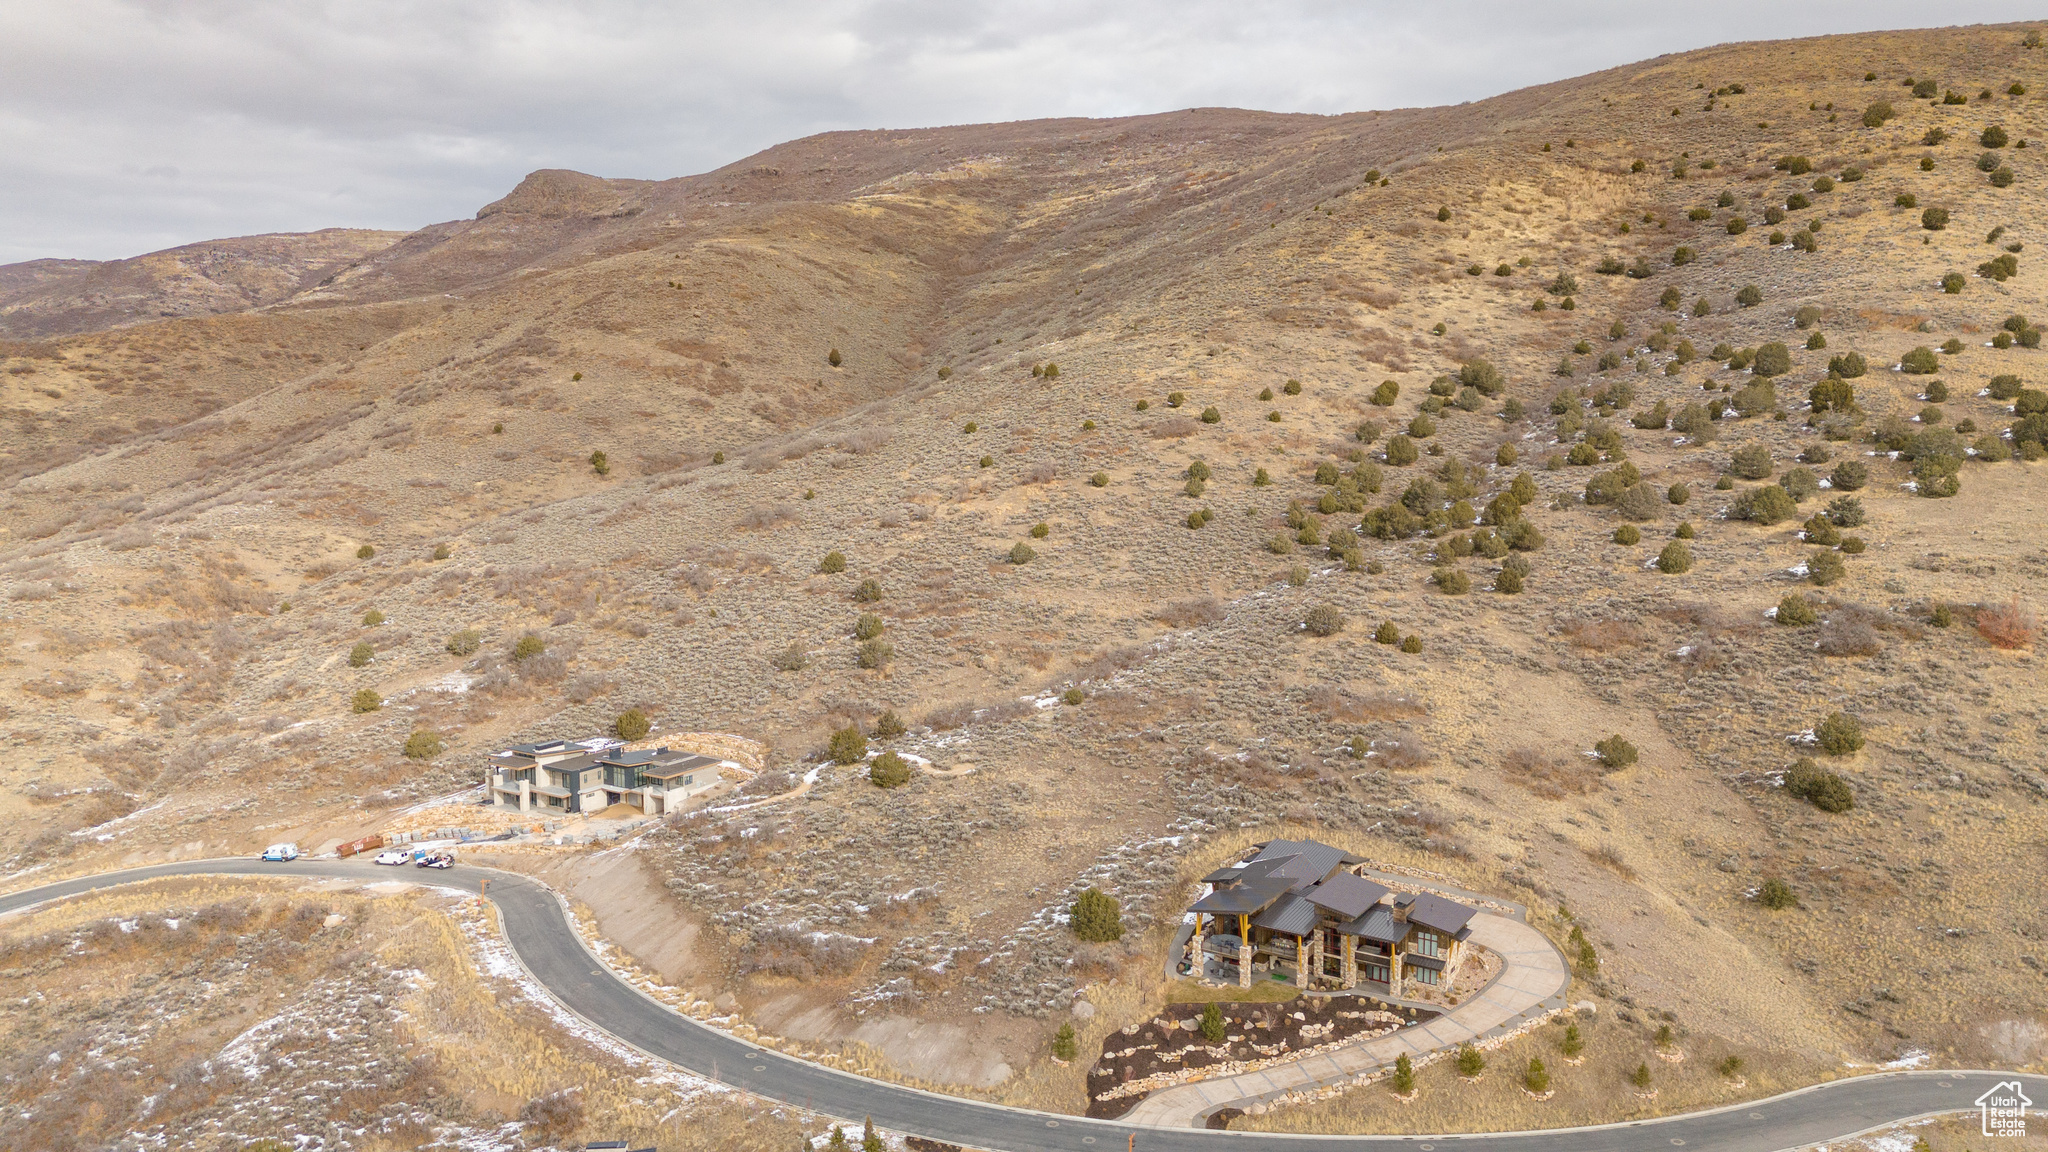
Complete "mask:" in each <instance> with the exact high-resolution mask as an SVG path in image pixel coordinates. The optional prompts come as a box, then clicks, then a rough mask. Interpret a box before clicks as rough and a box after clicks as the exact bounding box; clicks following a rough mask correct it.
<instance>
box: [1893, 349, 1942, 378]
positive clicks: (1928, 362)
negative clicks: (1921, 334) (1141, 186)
mask: <svg viewBox="0 0 2048 1152" xmlns="http://www.w3.org/2000/svg"><path fill="white" fill-rule="evenodd" d="M1899 370H1900V371H1902V372H1908V373H1911V374H1913V375H1915V376H1929V375H1932V374H1934V373H1936V372H1939V371H1941V361H1940V359H1939V358H1938V357H1937V356H1936V355H1935V352H1934V349H1932V348H1929V347H1928V346H1927V345H1925V344H1922V345H1920V346H1919V347H1918V348H1915V349H1913V350H1912V351H1911V352H1908V353H1906V354H1905V355H1904V356H1901V357H1899Z"/></svg>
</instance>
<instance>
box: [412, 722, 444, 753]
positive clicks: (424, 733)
mask: <svg viewBox="0 0 2048 1152" xmlns="http://www.w3.org/2000/svg"><path fill="white" fill-rule="evenodd" d="M443 748H444V745H443V744H442V743H441V736H440V734H439V733H437V732H430V731H428V730H427V729H425V728H421V729H419V730H417V731H415V732H414V733H413V734H412V735H410V736H407V737H406V738H405V749H404V752H405V758H406V759H407V760H432V759H433V758H434V757H436V756H439V755H440V754H441V752H442V749H443Z"/></svg>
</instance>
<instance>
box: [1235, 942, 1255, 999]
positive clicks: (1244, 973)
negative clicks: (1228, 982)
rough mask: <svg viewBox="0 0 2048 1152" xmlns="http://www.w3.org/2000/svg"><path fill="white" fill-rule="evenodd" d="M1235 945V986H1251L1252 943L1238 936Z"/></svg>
mask: <svg viewBox="0 0 2048 1152" xmlns="http://www.w3.org/2000/svg"><path fill="white" fill-rule="evenodd" d="M1237 939H1238V945H1237V986H1238V987H1239V988H1249V987H1251V986H1252V942H1251V941H1249V940H1246V939H1245V938H1244V937H1242V936H1240V937H1238V938H1237Z"/></svg>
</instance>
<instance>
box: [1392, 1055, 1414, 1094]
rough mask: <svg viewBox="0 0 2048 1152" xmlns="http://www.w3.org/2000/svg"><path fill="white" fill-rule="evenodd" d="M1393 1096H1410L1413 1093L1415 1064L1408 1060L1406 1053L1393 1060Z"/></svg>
mask: <svg viewBox="0 0 2048 1152" xmlns="http://www.w3.org/2000/svg"><path fill="white" fill-rule="evenodd" d="M1393 1087H1394V1094H1395V1095H1397V1096H1407V1095H1411V1094H1413V1093H1414V1091H1415V1062H1414V1061H1412V1060H1410V1059H1408V1054H1407V1053H1406V1052H1403V1053H1401V1054H1400V1055H1399V1056H1396V1057H1395V1058H1394V1079H1393Z"/></svg>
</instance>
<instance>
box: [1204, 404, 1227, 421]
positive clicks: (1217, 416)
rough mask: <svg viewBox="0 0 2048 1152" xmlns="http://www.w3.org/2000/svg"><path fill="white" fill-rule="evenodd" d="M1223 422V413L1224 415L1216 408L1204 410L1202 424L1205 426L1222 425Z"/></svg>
mask: <svg viewBox="0 0 2048 1152" xmlns="http://www.w3.org/2000/svg"><path fill="white" fill-rule="evenodd" d="M1222 421H1223V413H1222V412H1221V411H1220V410H1219V409H1217V408H1215V407H1213V406H1212V407H1208V408H1204V409H1202V423H1204V424H1220V423H1222Z"/></svg>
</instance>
